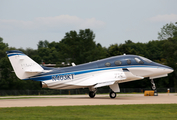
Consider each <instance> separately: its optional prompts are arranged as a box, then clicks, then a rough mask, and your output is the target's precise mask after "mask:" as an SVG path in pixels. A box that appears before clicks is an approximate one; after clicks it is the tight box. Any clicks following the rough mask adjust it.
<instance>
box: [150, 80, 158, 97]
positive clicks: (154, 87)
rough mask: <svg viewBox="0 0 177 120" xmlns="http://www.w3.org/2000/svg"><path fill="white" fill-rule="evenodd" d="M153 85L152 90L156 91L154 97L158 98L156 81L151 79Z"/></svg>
mask: <svg viewBox="0 0 177 120" xmlns="http://www.w3.org/2000/svg"><path fill="white" fill-rule="evenodd" d="M151 84H152V86H151V87H152V90H154V96H158V93H157V89H156V86H155V83H154V80H153V79H151Z"/></svg>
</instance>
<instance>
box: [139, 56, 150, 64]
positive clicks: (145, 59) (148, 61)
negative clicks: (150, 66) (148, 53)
mask: <svg viewBox="0 0 177 120" xmlns="http://www.w3.org/2000/svg"><path fill="white" fill-rule="evenodd" d="M139 57H140V58H141V59H142V60H144V61H146V62H147V63H151V62H152V61H151V60H149V59H147V58H145V57H141V56H139Z"/></svg>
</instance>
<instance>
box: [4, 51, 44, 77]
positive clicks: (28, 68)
mask: <svg viewBox="0 0 177 120" xmlns="http://www.w3.org/2000/svg"><path fill="white" fill-rule="evenodd" d="M6 53H7V56H8V58H9V60H10V63H11V64H12V67H13V69H14V71H15V74H16V76H17V77H18V78H19V79H28V78H30V77H32V76H35V75H37V74H39V73H41V72H43V71H44V69H43V68H42V67H41V66H40V65H39V64H38V63H36V62H35V61H34V60H32V59H31V58H30V57H28V56H27V55H25V54H24V53H23V52H21V51H18V50H11V51H7V52H6Z"/></svg>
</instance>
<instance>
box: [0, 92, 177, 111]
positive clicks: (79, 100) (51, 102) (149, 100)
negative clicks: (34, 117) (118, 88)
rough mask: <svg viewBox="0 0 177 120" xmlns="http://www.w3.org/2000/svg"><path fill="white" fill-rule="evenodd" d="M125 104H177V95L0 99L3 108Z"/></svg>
mask: <svg viewBox="0 0 177 120" xmlns="http://www.w3.org/2000/svg"><path fill="white" fill-rule="evenodd" d="M125 104H177V93H173V94H166V93H165V94H159V95H158V96H144V94H117V97H116V98H115V99H111V98H109V95H96V96H95V98H89V96H88V95H49V96H7V97H0V108H2V107H31V106H76V105H125Z"/></svg>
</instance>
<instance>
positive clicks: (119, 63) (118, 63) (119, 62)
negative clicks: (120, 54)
mask: <svg viewBox="0 0 177 120" xmlns="http://www.w3.org/2000/svg"><path fill="white" fill-rule="evenodd" d="M114 64H115V65H121V64H122V62H121V61H119V60H117V61H115V62H114Z"/></svg>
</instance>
